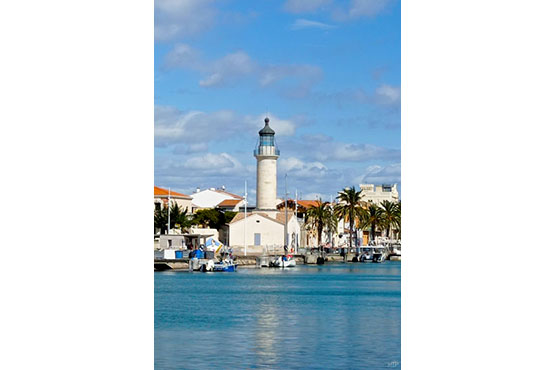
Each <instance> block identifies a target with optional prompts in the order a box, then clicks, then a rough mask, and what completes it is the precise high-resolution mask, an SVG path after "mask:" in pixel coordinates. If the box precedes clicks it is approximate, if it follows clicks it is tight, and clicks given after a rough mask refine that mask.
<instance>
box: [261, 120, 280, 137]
mask: <svg viewBox="0 0 555 370" xmlns="http://www.w3.org/2000/svg"><path fill="white" fill-rule="evenodd" d="M264 123H265V125H264V128H262V130H260V131H258V134H259V135H274V134H275V133H276V132H275V131H274V130H272V129H271V128H270V119H269V118H268V117H266V118H265V119H264Z"/></svg>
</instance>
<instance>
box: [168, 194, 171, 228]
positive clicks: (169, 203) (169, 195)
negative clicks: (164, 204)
mask: <svg viewBox="0 0 555 370" xmlns="http://www.w3.org/2000/svg"><path fill="white" fill-rule="evenodd" d="M170 199H171V190H170V188H168V235H170V205H171V202H170Z"/></svg>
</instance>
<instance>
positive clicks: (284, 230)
mask: <svg viewBox="0 0 555 370" xmlns="http://www.w3.org/2000/svg"><path fill="white" fill-rule="evenodd" d="M287 208H289V202H288V201H287V174H285V225H284V226H285V228H284V229H283V234H284V235H283V238H284V244H285V248H286V249H287V250H289V243H287V241H288V240H287V239H288V238H287V237H288V235H287Z"/></svg>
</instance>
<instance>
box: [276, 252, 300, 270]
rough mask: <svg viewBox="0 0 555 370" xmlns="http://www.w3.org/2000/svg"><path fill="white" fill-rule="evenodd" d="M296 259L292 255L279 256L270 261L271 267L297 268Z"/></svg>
mask: <svg viewBox="0 0 555 370" xmlns="http://www.w3.org/2000/svg"><path fill="white" fill-rule="evenodd" d="M295 265H296V262H295V257H293V255H292V254H288V255H287V256H278V257H276V258H274V259H273V260H271V261H270V267H295Z"/></svg>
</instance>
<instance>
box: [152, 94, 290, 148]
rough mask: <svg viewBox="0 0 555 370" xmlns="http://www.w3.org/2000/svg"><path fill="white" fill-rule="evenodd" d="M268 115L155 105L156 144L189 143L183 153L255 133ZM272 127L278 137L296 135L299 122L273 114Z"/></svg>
mask: <svg viewBox="0 0 555 370" xmlns="http://www.w3.org/2000/svg"><path fill="white" fill-rule="evenodd" d="M264 117H266V116H265V115H263V114H261V115H257V116H253V115H241V114H238V113H236V112H234V111H232V110H221V111H216V112H210V113H206V112H201V111H188V112H182V111H180V110H179V109H177V108H175V107H171V106H159V105H157V106H155V107H154V143H155V145H156V146H157V147H165V146H168V145H175V144H180V145H185V146H186V148H185V149H183V148H181V149H179V151H180V152H181V153H185V152H193V151H195V148H197V149H198V148H202V146H199V145H200V144H199V143H202V142H213V141H225V140H229V139H232V138H233V137H234V136H237V135H240V134H244V133H245V132H252V133H255V132H257V131H258V130H259V129H261V128H262V127H263V126H264ZM269 118H270V126H271V127H272V128H273V129H274V130H275V131H276V135H278V136H290V135H294V134H295V129H296V126H297V123H296V122H295V121H294V120H293V119H282V118H279V117H277V116H275V115H269Z"/></svg>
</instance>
